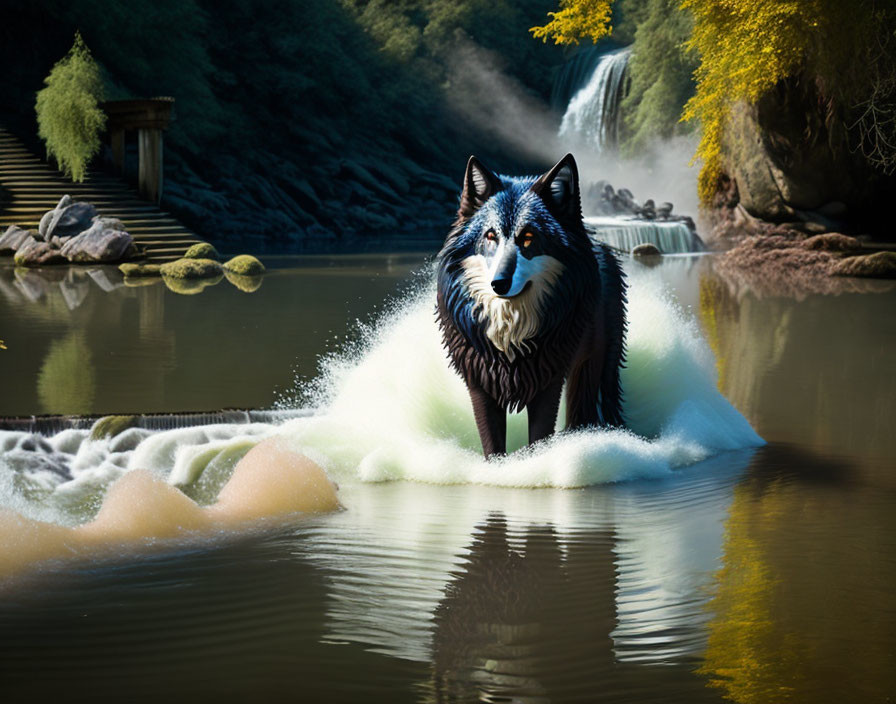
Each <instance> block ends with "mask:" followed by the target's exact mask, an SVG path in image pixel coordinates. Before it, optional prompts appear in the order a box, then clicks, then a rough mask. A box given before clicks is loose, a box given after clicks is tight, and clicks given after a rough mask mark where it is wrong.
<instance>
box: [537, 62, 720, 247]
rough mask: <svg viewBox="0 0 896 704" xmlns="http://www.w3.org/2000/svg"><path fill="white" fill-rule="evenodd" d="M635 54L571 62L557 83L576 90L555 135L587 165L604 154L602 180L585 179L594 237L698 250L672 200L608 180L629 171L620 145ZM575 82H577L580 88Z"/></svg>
mask: <svg viewBox="0 0 896 704" xmlns="http://www.w3.org/2000/svg"><path fill="white" fill-rule="evenodd" d="M631 54H632V51H631V47H626V48H623V49H618V50H616V51H613V52H610V53H607V54H604V55H603V56H601V57H600V59H599V60H598V61H597V63H596V65H595V64H594V61H595V58H594V53H593V52H583V53H581V54H580V55H578V56H577V57H576V58H574V59H573V60H572V61H571V62H569V64H568V65H567V66H566V67H565V68H564V70H563V72H562V73H561V76H560V79H559V80H558V83H557V84H556V85H555V86H554V92H555V95H556V96H557V97H560V96H561V95H564V94H565V95H572V97H571V98H570V99H569V103H568V104H567V106H566V112H565V113H564V115H563V120H562V121H561V123H560V129H559V131H558V135H557V136H558V137H559V138H560V141H561V143H565V146H566V147H567V148H568V149H570V151H576V152H578V153H583V152H584V156H585V159H583V160H582V161H583V162H584V163H586V164H587V163H588V161H589V159H588V156H589V154H588V153H589V152H591V154H592V156H593V154H595V153H596V154H597V155H600V156H599V159H597V160H596V161H597V162H598V167H597V168H600V173H596V174H593V175H596V176H597V177H598V178H599V179H600V180H599V181H596V182H593V183H591V184H590V186H589V185H588V184H587V183H586V184H585V185H586V186H588V187H587V188H584V189H583V199H582V205H583V207H584V208H586V211H585V214H586V215H591V216H593V217H586V218H585V222H586V225H587V227H588V229H589V231H590V232H591V234H592V236H593V237H594V238H595V239H597V240H600V241H603V242H606V243H607V244H609V245H611V246H613V247H615V248H617V249H620V250H623V251H626V252H630V251H631V250H632V249H634V248H635V247H636V246H637V245H639V244H647V243H649V244H653V245H656V247H657V248H658V249H659V250H660V252H662V253H663V254H678V253H684V252H693V251H700V250H702V249H703V246H702V242H701V241H700V238H699V237H697V234H696V232H695V230H694V224H693V221H692V220H691V219H690V218H687V217H683V216H682V215H680V214H677V213H676V214H673V213H672V208H673V204H672V203H668V202H663V203H659V204H655V203H654V201H653V200H646V201H644V202H643V203H642V202H639V201H637V200H635V198H634V196H633V195H632V193H631V191H629V190H628V189H626V188H621V187H620V186H622V185H624V183H625V181H623V183H622V184H619V183H617V184H615V185H616V186H617V187H620V188H619V190H618V191H616V190H615V189H614V188H613V187H612V186H611V185H610V184H609V183H608V182H607V180H608V179H614V178H616V177H620V178H621V177H622V174H626V173H628V169H627V168H626V166H625V163H624V160H622V159H621V157H620V156H619V155H618V154H617V153H616V147H617V146H618V144H619V136H620V135H619V131H620V122H621V121H620V109H621V106H622V101H623V99H624V98H625V96H626V94H627V92H628V87H629V78H628V63H629V59H630V58H631ZM573 81H578V84H577V85H578V90H575V86H576V84H574V83H573ZM571 86H572V87H571ZM590 161H591V162H592V163H593V162H594V161H595V159H590ZM636 170H637V169H636ZM629 175H630V174H629ZM626 180H628V179H626ZM640 180H641V181H643V180H644V179H643V178H642V179H640Z"/></svg>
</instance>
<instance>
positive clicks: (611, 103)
mask: <svg viewBox="0 0 896 704" xmlns="http://www.w3.org/2000/svg"><path fill="white" fill-rule="evenodd" d="M630 56H631V49H630V48H628V47H626V48H624V49H619V50H618V51H614V52H612V53H610V54H605V55H604V56H603V57H602V58H601V59H600V61H599V62H598V64H597V67H596V68H595V69H594V72H593V73H592V74H591V77H590V78H589V79H588V82H587V83H586V84H585V85H584V87H582V88H581V89H580V90H579V91H578V92H577V93H575V95H573V97H572V99H571V100H570V101H569V105H568V106H567V108H566V113H565V114H564V115H563V120H562V122H561V123H560V132H559V136H560V138H561V139H567V140H570V139H576V138H578V139H579V140H580V141H584V142H585V143H586V144H588V145H589V146H592V147H593V148H595V149H596V150H597V151H598V152H602V151H605V150H606V149H608V148H612V147H614V146H616V144H617V142H618V137H619V108H620V106H621V104H622V99H623V98H624V97H625V91H626V87H627V86H626V77H627V74H628V71H627V69H628V60H629V57H630Z"/></svg>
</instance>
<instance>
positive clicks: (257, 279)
mask: <svg viewBox="0 0 896 704" xmlns="http://www.w3.org/2000/svg"><path fill="white" fill-rule="evenodd" d="M224 276H226V277H227V280H228V281H229V282H230V283H232V284H233V285H234V286H236V287H237V288H238V289H239V290H240V291H243V292H244V293H252V292H254V291H257V290H258V289H259V288H261V282H262V281H263V280H264V277H263V276H243V275H242V274H234V273H233V272H232V271H225V272H224Z"/></svg>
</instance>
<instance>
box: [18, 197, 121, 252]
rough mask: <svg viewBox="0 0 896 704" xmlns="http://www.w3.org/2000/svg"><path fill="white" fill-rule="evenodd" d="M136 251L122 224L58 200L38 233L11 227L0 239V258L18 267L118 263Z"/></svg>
mask: <svg viewBox="0 0 896 704" xmlns="http://www.w3.org/2000/svg"><path fill="white" fill-rule="evenodd" d="M135 251H136V248H135V246H134V240H133V238H132V237H131V235H130V234H128V232H127V231H126V230H125V227H124V224H123V223H122V222H121V220H119V219H117V218H111V217H103V216H101V215H100V214H99V213H98V212H97V210H96V208H95V207H94V206H93V205H91V204H90V203H85V202H78V201H73V200H72V198H71V196H68V195H65V196H63V197H62V198H61V200H60V201H59V203H58V204H57V206H56V207H55V208H54V209H53V210H49V211H47V212H46V213H45V214H44V216H43V217H42V218H41V220H40V225H39V226H38V229H37V231H34V230H25V229H23V228H21V227H19V226H18V225H10V226H9V228H8V229H7V230H6V232H5V233H4V234H3V235H2V236H0V255H2V254H6V255H10V254H12V255H13V257H14V258H15V263H16V265H17V266H44V265H46V264H64V263H68V262H75V263H96V262H117V261H121V260H122V259H127V258H128V257H130V256H132V255H133V254H134V253H135Z"/></svg>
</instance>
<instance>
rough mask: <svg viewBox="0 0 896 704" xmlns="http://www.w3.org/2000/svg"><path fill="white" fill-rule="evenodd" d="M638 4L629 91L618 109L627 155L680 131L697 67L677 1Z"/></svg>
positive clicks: (687, 19) (652, 0)
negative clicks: (622, 125)
mask: <svg viewBox="0 0 896 704" xmlns="http://www.w3.org/2000/svg"><path fill="white" fill-rule="evenodd" d="M622 4H623V5H624V3H622ZM639 4H640V5H641V9H642V12H641V13H640V18H639V19H640V21H639V24H638V26H637V29H636V30H635V35H634V44H633V46H632V58H631V61H630V63H629V71H630V75H631V88H630V89H629V94H628V96H627V97H626V99H625V101H624V102H623V104H622V118H623V123H624V128H625V135H624V137H623V139H622V147H623V150H624V151H625V152H627V153H629V154H635V153H638V152H642V151H643V150H644V149H645V148H647V147H648V146H649V145H650V143H651V142H652V141H653V140H655V139H657V138H668V137H671V136H673V135H674V134H676V133H677V132H680V131H682V123H681V122H680V118H681V113H682V109H683V108H684V105H685V103H686V102H687V101H688V100H689V99H690V98H691V96H692V95H693V94H694V81H693V78H692V75H693V72H694V70H695V69H696V67H697V63H696V61H695V60H694V58H693V56H692V55H689V54H688V53H687V52H686V51H685V42H686V41H687V39H688V37H689V36H690V32H691V26H692V23H691V18H690V15H688V14H687V13H685V12H683V11H682V10H681V9H680V8H679V6H678V0H647V2H643V0H639Z"/></svg>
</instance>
